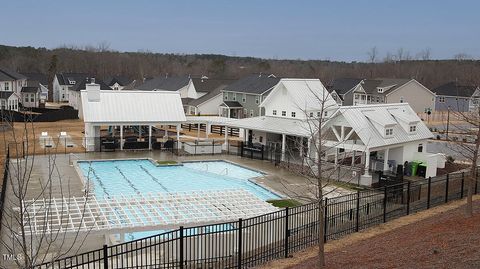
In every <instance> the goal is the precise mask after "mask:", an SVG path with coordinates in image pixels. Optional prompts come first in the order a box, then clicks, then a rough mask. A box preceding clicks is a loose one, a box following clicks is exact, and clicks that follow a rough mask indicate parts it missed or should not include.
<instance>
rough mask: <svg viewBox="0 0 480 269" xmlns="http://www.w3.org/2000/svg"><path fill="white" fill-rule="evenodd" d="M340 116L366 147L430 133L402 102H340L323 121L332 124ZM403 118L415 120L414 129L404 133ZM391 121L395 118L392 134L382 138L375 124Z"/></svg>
mask: <svg viewBox="0 0 480 269" xmlns="http://www.w3.org/2000/svg"><path fill="white" fill-rule="evenodd" d="M372 115H380V116H379V117H375V118H372V117H374V116H372ZM342 116H343V118H344V119H345V120H346V121H347V122H348V124H349V125H350V127H352V128H353V129H354V131H355V133H356V134H357V135H358V136H359V138H360V139H361V140H362V142H363V143H364V144H365V145H366V146H367V147H368V148H376V147H382V146H388V145H395V144H400V143H406V142H412V141H417V140H425V139H429V138H432V137H433V134H432V133H431V132H430V130H429V129H428V127H427V126H426V125H425V124H424V123H423V122H422V121H421V120H420V118H418V116H417V114H416V113H415V112H414V111H413V109H412V108H411V107H410V106H409V105H408V104H405V103H400V104H380V105H363V106H341V107H339V109H338V110H337V112H336V113H335V114H334V115H333V116H332V117H331V120H330V121H329V122H327V123H326V124H328V125H335V120H337V119H341V117H342ZM405 120H407V121H409V122H416V123H417V128H416V132H415V133H408V132H407V130H406V129H405V128H404V127H402V126H403V123H402V121H405ZM392 121H393V122H396V124H395V125H394V126H393V136H392V137H391V138H385V137H384V135H383V134H384V133H383V132H384V130H379V129H378V128H377V126H376V124H378V125H383V126H389V128H390V127H391V124H392V123H393V122H392Z"/></svg>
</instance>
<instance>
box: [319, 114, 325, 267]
mask: <svg viewBox="0 0 480 269" xmlns="http://www.w3.org/2000/svg"><path fill="white" fill-rule="evenodd" d="M321 113H322V114H321V115H323V110H322V111H321ZM321 124H322V121H321V118H320V120H319V130H318V146H317V155H318V160H317V169H318V170H317V192H318V197H317V203H318V205H317V206H318V223H319V225H318V226H319V227H318V229H320V230H319V231H318V264H317V268H324V267H325V242H324V241H323V240H324V231H325V228H324V225H325V223H324V213H325V210H324V207H323V186H322V174H323V173H322V149H321V148H322V129H321V126H322V125H321Z"/></svg>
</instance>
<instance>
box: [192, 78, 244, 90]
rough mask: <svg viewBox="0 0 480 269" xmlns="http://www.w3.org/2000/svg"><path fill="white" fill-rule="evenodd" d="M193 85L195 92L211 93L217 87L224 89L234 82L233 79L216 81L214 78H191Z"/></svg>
mask: <svg viewBox="0 0 480 269" xmlns="http://www.w3.org/2000/svg"><path fill="white" fill-rule="evenodd" d="M192 82H193V85H194V86H195V90H196V91H197V92H211V91H215V90H216V89H218V88H219V87H221V88H222V89H224V88H226V87H227V86H228V85H229V84H231V83H233V82H235V80H234V79H216V78H206V77H200V78H192Z"/></svg>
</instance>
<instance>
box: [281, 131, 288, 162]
mask: <svg viewBox="0 0 480 269" xmlns="http://www.w3.org/2000/svg"><path fill="white" fill-rule="evenodd" d="M286 144H287V135H286V134H282V162H284V161H285V151H286V146H287V145H286Z"/></svg>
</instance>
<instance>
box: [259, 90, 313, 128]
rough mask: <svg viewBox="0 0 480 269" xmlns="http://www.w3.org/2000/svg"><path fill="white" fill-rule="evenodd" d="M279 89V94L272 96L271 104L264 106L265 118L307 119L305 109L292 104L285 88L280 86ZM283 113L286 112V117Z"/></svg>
mask: <svg viewBox="0 0 480 269" xmlns="http://www.w3.org/2000/svg"><path fill="white" fill-rule="evenodd" d="M278 87H281V88H280V89H279V91H277V92H276V93H277V94H275V95H274V96H271V97H270V98H271V99H270V100H269V102H268V103H267V104H265V106H264V107H265V116H272V117H281V118H295V119H305V118H306V115H305V111H304V109H303V108H301V107H300V106H299V105H297V104H294V103H293V102H292V100H291V98H290V96H289V94H288V90H287V89H286V88H285V86H284V85H283V84H280V85H279V86H278ZM274 110H276V115H274ZM282 111H285V112H286V115H285V116H282ZM292 112H294V113H295V117H292Z"/></svg>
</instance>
